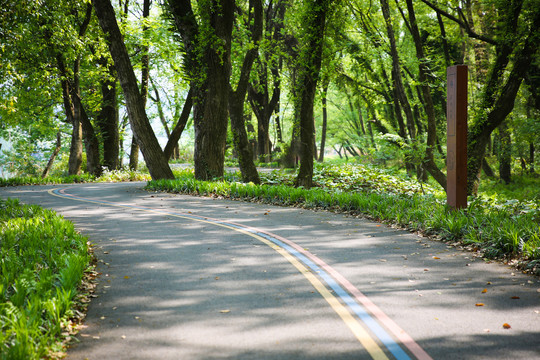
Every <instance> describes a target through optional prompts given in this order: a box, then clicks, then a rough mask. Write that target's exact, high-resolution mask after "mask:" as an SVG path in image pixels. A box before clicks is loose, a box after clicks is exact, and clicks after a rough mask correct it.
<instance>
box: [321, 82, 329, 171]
mask: <svg viewBox="0 0 540 360" xmlns="http://www.w3.org/2000/svg"><path fill="white" fill-rule="evenodd" d="M327 96H328V81H325V83H324V84H323V93H322V100H321V101H322V129H321V148H320V152H319V162H320V163H322V162H323V161H324V147H325V145H326V127H327V121H328V113H327V109H326V97H327Z"/></svg>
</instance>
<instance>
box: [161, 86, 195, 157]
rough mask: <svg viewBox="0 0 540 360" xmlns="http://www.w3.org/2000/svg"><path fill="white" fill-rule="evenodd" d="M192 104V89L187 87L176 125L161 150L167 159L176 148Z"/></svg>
mask: <svg viewBox="0 0 540 360" xmlns="http://www.w3.org/2000/svg"><path fill="white" fill-rule="evenodd" d="M192 106H193V95H192V89H189V91H188V94H187V97H186V101H185V102H184V107H183V108H182V113H181V114H180V118H179V119H178V121H177V122H176V125H175V126H174V129H173V131H172V132H171V135H170V136H169V140H168V141H167V144H166V145H165V149H164V150H163V153H164V154H165V157H166V158H167V159H170V158H171V156H173V154H174V151H175V149H178V141H179V140H180V137H181V136H182V132H183V131H184V128H185V127H186V124H187V121H188V119H189V114H190V113H191V108H192Z"/></svg>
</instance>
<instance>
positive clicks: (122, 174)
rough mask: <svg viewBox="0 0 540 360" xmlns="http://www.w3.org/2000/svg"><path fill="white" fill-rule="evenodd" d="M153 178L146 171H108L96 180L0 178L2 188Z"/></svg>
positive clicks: (85, 177) (86, 176) (89, 177)
mask: <svg viewBox="0 0 540 360" xmlns="http://www.w3.org/2000/svg"><path fill="white" fill-rule="evenodd" d="M150 179H151V177H150V175H149V174H148V172H146V171H132V170H128V169H122V170H110V171H109V170H106V171H104V172H103V174H102V175H101V176H100V177H98V178H96V177H95V176H93V175H90V174H82V175H70V176H49V177H46V178H45V179H42V178H41V177H33V176H23V177H13V178H8V179H4V178H0V187H2V186H21V185H50V184H73V183H86V182H121V181H148V180H150Z"/></svg>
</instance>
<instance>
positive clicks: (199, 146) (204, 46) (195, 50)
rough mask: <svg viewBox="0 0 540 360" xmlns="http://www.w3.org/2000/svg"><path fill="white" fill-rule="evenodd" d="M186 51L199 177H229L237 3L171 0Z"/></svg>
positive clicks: (230, 1) (169, 2) (196, 167)
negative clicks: (226, 161)
mask: <svg viewBox="0 0 540 360" xmlns="http://www.w3.org/2000/svg"><path fill="white" fill-rule="evenodd" d="M166 5H167V9H168V11H169V13H170V15H171V16H172V19H173V21H174V24H175V28H176V30H177V32H178V33H179V34H180V37H181V39H182V46H183V48H184V51H185V54H186V55H185V63H184V69H185V71H186V73H187V75H188V77H189V79H190V86H191V88H192V89H193V97H194V106H193V119H194V127H195V145H194V162H195V177H196V178H197V179H202V180H206V179H212V178H214V177H220V176H223V164H224V158H225V143H226V138H227V123H228V98H229V94H228V91H229V80H230V71H231V70H230V67H231V59H230V52H231V39H232V28H233V22H234V8H235V2H234V0H221V1H219V0H200V1H198V2H197V7H196V8H195V9H194V8H193V7H192V4H191V1H189V0H168V1H166Z"/></svg>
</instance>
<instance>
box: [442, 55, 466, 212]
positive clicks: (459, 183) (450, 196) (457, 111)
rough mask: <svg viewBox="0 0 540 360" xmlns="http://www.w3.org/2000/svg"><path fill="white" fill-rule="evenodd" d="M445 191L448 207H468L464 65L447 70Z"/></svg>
mask: <svg viewBox="0 0 540 360" xmlns="http://www.w3.org/2000/svg"><path fill="white" fill-rule="evenodd" d="M446 75H447V94H446V104H447V108H446V118H447V143H446V146H447V153H446V167H447V187H446V200H447V203H448V205H449V206H450V207H452V208H455V209H463V208H466V207H467V65H457V66H451V67H449V68H448V69H447V72H446Z"/></svg>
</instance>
